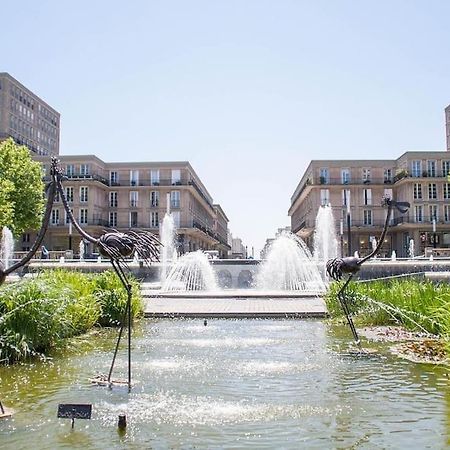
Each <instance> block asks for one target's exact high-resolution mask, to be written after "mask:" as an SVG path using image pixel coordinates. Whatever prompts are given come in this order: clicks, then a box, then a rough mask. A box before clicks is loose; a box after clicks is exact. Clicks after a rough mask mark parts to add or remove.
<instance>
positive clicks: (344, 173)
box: [341, 169, 350, 184]
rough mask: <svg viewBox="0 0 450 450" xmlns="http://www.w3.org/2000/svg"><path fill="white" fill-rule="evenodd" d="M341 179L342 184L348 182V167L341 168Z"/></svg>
mask: <svg viewBox="0 0 450 450" xmlns="http://www.w3.org/2000/svg"><path fill="white" fill-rule="evenodd" d="M341 180H342V184H348V183H350V169H342V170H341Z"/></svg>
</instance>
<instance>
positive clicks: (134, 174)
mask: <svg viewBox="0 0 450 450" xmlns="http://www.w3.org/2000/svg"><path fill="white" fill-rule="evenodd" d="M138 185H139V170H130V186H138Z"/></svg>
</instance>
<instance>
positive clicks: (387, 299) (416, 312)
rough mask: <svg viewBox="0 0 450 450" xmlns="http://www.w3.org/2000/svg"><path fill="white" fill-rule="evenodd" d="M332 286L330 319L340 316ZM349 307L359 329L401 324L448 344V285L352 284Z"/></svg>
mask: <svg viewBox="0 0 450 450" xmlns="http://www.w3.org/2000/svg"><path fill="white" fill-rule="evenodd" d="M340 286H341V284H340V283H334V284H333V285H332V286H331V288H330V290H329V292H328V294H327V296H326V302H327V307H328V310H329V312H330V314H331V315H332V316H333V317H339V316H342V315H343V312H342V309H341V307H340V305H339V302H338V299H337V296H336V294H337V292H338V290H339V288H340ZM347 292H348V296H347V298H348V304H349V306H350V310H351V311H352V313H353V314H354V316H355V319H356V322H357V323H358V324H359V325H393V324H396V325H398V324H400V325H402V326H404V327H405V328H407V329H410V330H415V331H427V332H429V333H432V334H436V335H438V336H440V337H441V338H442V339H444V340H445V341H447V342H450V284H448V283H439V284H437V283H432V282H430V281H425V280H411V279H409V280H388V281H372V282H368V283H351V284H350V285H349V287H348V291H347Z"/></svg>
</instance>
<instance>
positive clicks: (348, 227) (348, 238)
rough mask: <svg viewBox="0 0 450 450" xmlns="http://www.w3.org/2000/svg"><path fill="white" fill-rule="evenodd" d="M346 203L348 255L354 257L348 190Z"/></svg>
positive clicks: (348, 190) (348, 191)
mask: <svg viewBox="0 0 450 450" xmlns="http://www.w3.org/2000/svg"><path fill="white" fill-rule="evenodd" d="M346 192H347V194H346V203H347V241H348V247H347V248H348V255H347V256H352V231H351V229H350V189H347V191H346Z"/></svg>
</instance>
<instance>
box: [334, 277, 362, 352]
mask: <svg viewBox="0 0 450 450" xmlns="http://www.w3.org/2000/svg"><path fill="white" fill-rule="evenodd" d="M352 278H353V274H351V275H349V277H348V278H347V280H346V281H345V283H344V285H343V286H342V287H341V289H339V292H338V293H337V298H338V299H339V303H340V304H341V306H342V309H343V310H344V314H345V317H346V319H347V323H348V325H349V327H350V330H351V331H352V334H353V338H354V339H355V342H356V345H357V346H358V347H359V349H360V350H361V341H360V339H359V336H358V333H357V332H356V328H355V324H354V323H353V320H352V317H351V315H350V310H349V308H348V304H347V299H346V297H345V289H346V288H347V286H348V284H349V283H350V281H351V279H352Z"/></svg>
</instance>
